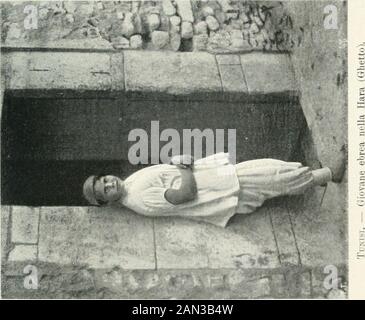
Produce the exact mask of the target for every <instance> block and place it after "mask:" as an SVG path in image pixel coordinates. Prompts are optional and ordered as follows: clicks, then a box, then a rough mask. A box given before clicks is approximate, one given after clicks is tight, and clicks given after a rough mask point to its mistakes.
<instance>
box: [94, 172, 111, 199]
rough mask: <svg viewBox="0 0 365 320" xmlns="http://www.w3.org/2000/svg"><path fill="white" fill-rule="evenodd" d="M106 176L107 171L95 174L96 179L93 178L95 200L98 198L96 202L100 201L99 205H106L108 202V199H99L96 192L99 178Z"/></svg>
mask: <svg viewBox="0 0 365 320" xmlns="http://www.w3.org/2000/svg"><path fill="white" fill-rule="evenodd" d="M104 176H106V174H105V173H99V174H98V175H95V176H94V179H93V190H94V195H95V200H96V202H97V203H98V205H99V206H104V205H106V204H107V203H108V202H107V201H103V200H99V199H97V198H96V193H95V188H94V187H95V183H96V181H97V180H99V179H100V178H101V177H104Z"/></svg>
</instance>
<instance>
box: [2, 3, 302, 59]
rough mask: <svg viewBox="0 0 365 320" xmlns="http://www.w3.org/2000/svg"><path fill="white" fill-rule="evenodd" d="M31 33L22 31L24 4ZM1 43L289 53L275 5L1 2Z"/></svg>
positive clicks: (291, 39) (286, 23)
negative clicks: (32, 22) (31, 16)
mask: <svg viewBox="0 0 365 320" xmlns="http://www.w3.org/2000/svg"><path fill="white" fill-rule="evenodd" d="M29 4H31V5H33V6H35V7H36V12H35V16H36V17H37V21H38V22H37V26H36V29H25V28H24V19H25V17H26V16H27V14H26V13H24V8H25V6H26V5H29ZM1 6H2V17H3V24H2V27H3V28H2V35H1V37H2V41H3V43H4V44H5V45H14V44H17V45H27V44H28V45H30V44H33V46H34V45H36V44H38V45H44V44H45V43H47V42H50V41H59V40H60V41H64V40H72V39H73V40H85V39H89V40H91V41H93V42H95V43H99V44H100V46H104V47H105V48H109V47H110V48H111V47H114V48H115V49H147V50H172V51H209V52H213V53H217V52H218V53H222V52H224V53H231V52H247V51H252V50H259V51H262V50H263V51H286V50H290V48H292V47H293V46H294V45H296V43H297V42H298V41H300V40H298V38H297V37H296V35H292V34H291V33H288V29H289V30H290V29H291V28H292V24H293V22H292V19H291V17H290V16H288V15H287V14H286V13H285V11H284V10H283V7H282V4H281V3H280V2H273V1H232V0H217V1H213V0H161V1H94V2H93V1H90V2H88V1H78V2H72V1H43V2H39V3H37V4H36V3H32V2H29V1H28V2H27V1H23V2H21V3H16V2H14V3H2V4H1Z"/></svg>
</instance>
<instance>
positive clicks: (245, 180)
mask: <svg viewBox="0 0 365 320" xmlns="http://www.w3.org/2000/svg"><path fill="white" fill-rule="evenodd" d="M340 171H341V172H340V173H336V175H337V176H336V177H334V174H333V172H332V171H331V169H330V168H328V167H326V168H322V169H318V170H310V168H308V167H304V166H303V165H302V164H301V163H298V162H285V161H280V160H275V159H260V160H251V161H246V162H241V163H238V164H236V165H233V164H231V163H230V162H229V155H228V154H226V153H218V154H215V155H212V156H209V157H207V158H204V159H200V160H197V161H195V162H194V161H193V159H192V157H190V156H175V157H173V159H172V161H171V164H161V165H154V166H151V167H148V168H145V169H142V170H139V171H137V172H136V173H134V174H132V175H131V176H129V177H128V178H127V179H126V180H124V181H123V180H122V179H120V178H119V177H116V176H110V175H102V176H91V177H89V178H88V179H87V180H86V181H85V183H84V187H83V193H84V196H85V198H86V199H87V200H88V202H89V203H90V204H93V205H105V204H107V205H114V206H115V205H117V206H119V205H121V206H125V207H128V208H129V209H131V210H133V211H135V212H137V213H139V214H142V215H146V216H154V217H158V216H181V217H185V218H190V219H195V220H199V221H205V222H209V223H212V224H214V225H217V226H221V227H225V226H226V224H227V222H228V220H229V219H230V218H231V217H232V216H233V215H234V214H236V213H241V214H247V213H251V212H253V211H254V210H256V209H257V208H258V207H260V206H262V204H263V203H264V201H265V200H267V199H270V198H274V197H278V196H283V195H296V194H301V193H304V192H305V190H307V189H308V188H310V187H312V186H315V185H325V184H326V183H327V182H329V181H334V180H335V181H337V182H339V181H338V180H340V179H341V178H342V177H341V176H342V175H343V171H344V166H343V170H340Z"/></svg>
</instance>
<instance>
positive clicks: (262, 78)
mask: <svg viewBox="0 0 365 320" xmlns="http://www.w3.org/2000/svg"><path fill="white" fill-rule="evenodd" d="M240 58H241V63H242V67H243V72H244V74H245V78H246V80H247V86H248V91H249V93H258V94H271V93H280V92H282V93H293V94H297V93H298V87H297V85H296V81H295V77H294V70H293V68H292V65H291V61H290V58H289V56H288V55H287V54H265V53H259V52H254V53H248V54H243V55H241V56H240ZM279 79H280V81H279Z"/></svg>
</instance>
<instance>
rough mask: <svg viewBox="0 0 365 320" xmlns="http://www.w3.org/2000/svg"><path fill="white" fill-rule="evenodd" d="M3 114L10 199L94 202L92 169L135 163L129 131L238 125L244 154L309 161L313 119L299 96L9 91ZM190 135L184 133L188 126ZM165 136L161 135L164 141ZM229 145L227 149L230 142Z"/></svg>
mask: <svg viewBox="0 0 365 320" xmlns="http://www.w3.org/2000/svg"><path fill="white" fill-rule="evenodd" d="M4 105H5V106H4V108H5V109H4V111H3V117H2V164H1V172H2V180H1V181H2V182H1V187H2V194H1V196H2V197H1V198H2V203H3V204H15V205H32V206H41V205H59V206H66V205H76V206H77V205H87V203H86V202H85V200H84V199H83V198H82V191H81V190H82V184H83V182H84V180H85V178H86V177H88V176H89V175H90V174H97V173H108V174H116V175H119V176H121V177H122V178H125V177H127V176H128V175H129V174H131V173H133V172H135V171H137V170H139V169H140V168H142V167H144V166H145V165H131V164H130V163H129V161H128V149H129V147H130V146H131V145H132V144H133V143H134V142H128V133H129V132H130V130H132V129H135V128H142V129H145V130H146V132H147V133H149V132H150V126H151V121H156V120H158V121H159V123H160V131H162V130H163V129H165V128H174V129H176V130H177V131H178V132H182V130H183V129H194V128H197V129H200V130H204V129H206V128H211V129H213V130H215V129H236V132H237V133H236V139H237V147H236V148H237V161H245V160H250V159H257V158H268V157H270V158H277V159H282V160H287V161H288V160H293V161H301V160H302V156H301V154H300V153H298V150H299V148H298V145H299V143H300V141H299V140H300V134H301V132H302V130H303V128H305V127H306V122H305V118H304V115H303V113H302V110H301V108H300V106H299V104H298V103H297V102H276V103H252V102H251V103H247V102H246V103H245V102H226V101H191V100H189V99H187V98H185V99H176V98H174V99H171V100H166V99H164V100H161V101H160V100H156V99H151V100H148V97H146V99H138V100H132V99H127V98H125V97H119V98H102V99H87V98H79V99H75V98H69V99H66V98H23V97H16V96H13V95H9V94H7V95H6V97H5V104H4ZM181 136H182V134H181ZM162 146H163V143H160V148H161V147H162ZM226 151H227V150H226Z"/></svg>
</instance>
